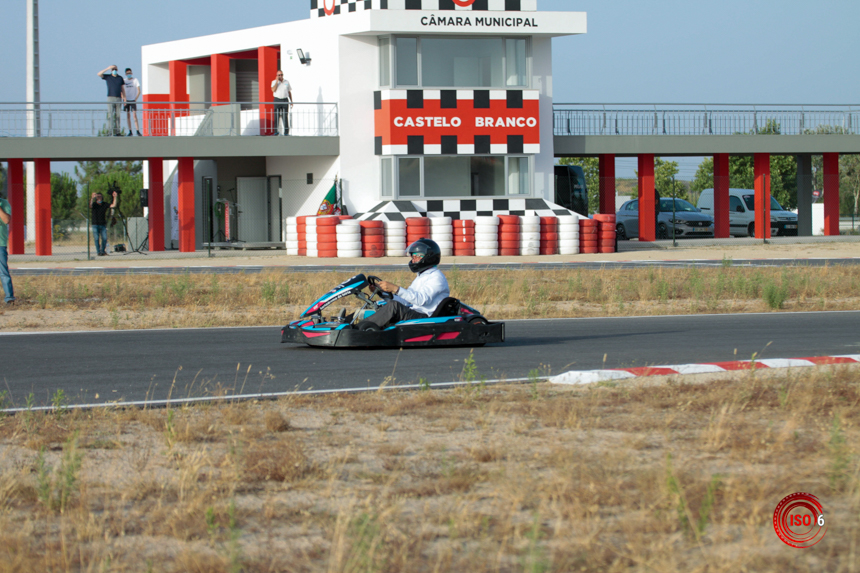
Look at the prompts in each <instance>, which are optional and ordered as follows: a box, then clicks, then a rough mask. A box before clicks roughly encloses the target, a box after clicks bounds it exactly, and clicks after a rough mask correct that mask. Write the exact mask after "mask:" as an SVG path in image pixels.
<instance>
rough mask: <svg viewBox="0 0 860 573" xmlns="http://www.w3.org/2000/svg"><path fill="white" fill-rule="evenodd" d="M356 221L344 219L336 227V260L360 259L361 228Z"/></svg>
mask: <svg viewBox="0 0 860 573" xmlns="http://www.w3.org/2000/svg"><path fill="white" fill-rule="evenodd" d="M358 224H359V221H357V220H356V219H344V220H343V221H341V222H340V224H339V225H338V226H337V230H336V233H337V258H339V259H351V258H361V227H359V225H358Z"/></svg>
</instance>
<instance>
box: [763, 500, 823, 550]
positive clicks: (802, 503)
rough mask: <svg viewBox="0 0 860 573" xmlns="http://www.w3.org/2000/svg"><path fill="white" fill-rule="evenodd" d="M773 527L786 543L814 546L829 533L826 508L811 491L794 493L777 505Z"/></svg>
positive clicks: (797, 545) (794, 545)
mask: <svg viewBox="0 0 860 573" xmlns="http://www.w3.org/2000/svg"><path fill="white" fill-rule="evenodd" d="M773 529H774V531H776V534H777V535H778V536H779V538H780V539H782V541H783V542H784V543H785V544H786V545H790V546H792V547H797V548H799V549H806V548H807V547H812V546H813V545H815V544H816V543H818V542H819V541H821V540H822V539H823V538H824V534H825V533H827V525H826V524H825V520H824V508H823V507H822V506H821V502H819V501H818V498H817V497H815V496H814V495H812V494H811V493H793V494H791V495H789V496H786V497H785V498H784V499H783V500H782V501H780V502H779V504H778V505H777V506H776V509H775V510H774V512H773Z"/></svg>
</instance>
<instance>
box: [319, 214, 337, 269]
mask: <svg viewBox="0 0 860 573" xmlns="http://www.w3.org/2000/svg"><path fill="white" fill-rule="evenodd" d="M339 224H340V219H339V218H338V217H336V216H323V217H317V253H318V255H317V256H318V257H319V258H321V259H332V258H337V226H338V225H339Z"/></svg>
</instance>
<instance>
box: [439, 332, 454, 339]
mask: <svg viewBox="0 0 860 573" xmlns="http://www.w3.org/2000/svg"><path fill="white" fill-rule="evenodd" d="M458 336H460V333H459V332H446V333H445V334H440V335H439V336H438V337H437V338H436V340H454V339H455V338H457V337H458Z"/></svg>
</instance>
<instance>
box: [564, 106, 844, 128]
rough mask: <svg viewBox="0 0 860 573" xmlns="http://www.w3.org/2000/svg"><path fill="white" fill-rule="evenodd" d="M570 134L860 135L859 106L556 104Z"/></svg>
mask: <svg viewBox="0 0 860 573" xmlns="http://www.w3.org/2000/svg"><path fill="white" fill-rule="evenodd" d="M553 133H554V135H558V136H565V135H742V134H761V135H764V134H773V135H860V105H795V106H792V105H777V104H774V105H744V104H589V103H583V104H564V103H559V104H554V105H553Z"/></svg>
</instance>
